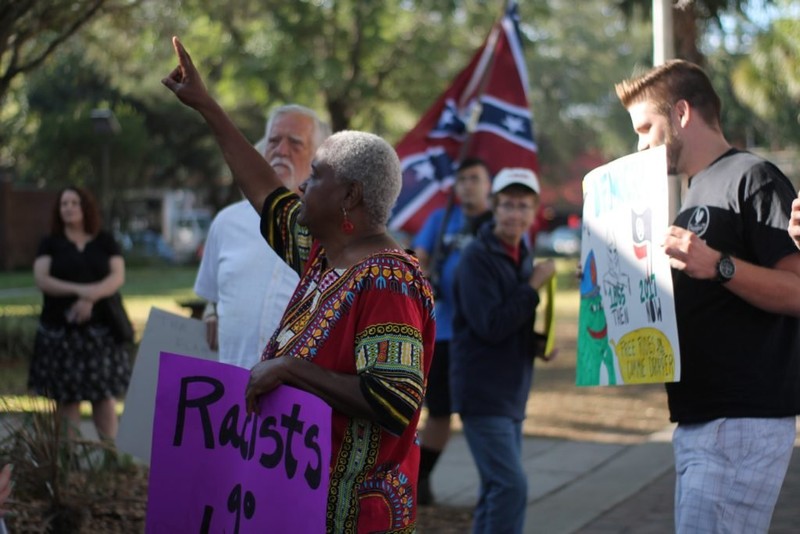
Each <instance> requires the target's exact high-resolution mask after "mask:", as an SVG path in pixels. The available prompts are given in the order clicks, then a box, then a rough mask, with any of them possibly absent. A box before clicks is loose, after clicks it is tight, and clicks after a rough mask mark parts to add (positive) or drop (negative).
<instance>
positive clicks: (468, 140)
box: [389, 1, 539, 233]
mask: <svg viewBox="0 0 800 534" xmlns="http://www.w3.org/2000/svg"><path fill="white" fill-rule="evenodd" d="M395 149H396V150H397V154H398V156H399V157H400V164H401V168H402V172H403V187H402V190H401V192H400V197H399V198H398V200H397V204H396V205H395V208H394V211H393V213H392V218H391V220H390V221H389V227H390V228H391V229H392V230H400V231H404V232H409V233H416V232H417V231H418V230H419V229H420V228H421V227H422V224H423V223H424V222H425V220H426V219H427V217H428V215H429V214H430V213H431V212H432V211H433V210H435V209H436V208H439V207H442V206H444V205H445V204H446V203H447V196H448V191H449V189H450V188H451V187H452V185H453V182H454V180H455V169H456V168H457V166H458V162H459V160H461V159H465V158H468V157H478V158H481V159H482V160H484V161H485V162H486V163H487V165H488V166H489V169H490V170H491V172H492V174H496V173H497V172H498V171H499V170H500V169H502V168H504V167H526V168H528V169H531V170H533V171H534V172H538V170H539V169H538V161H537V157H536V142H535V141H534V135H533V117H532V115H531V111H530V108H529V105H528V71H527V68H526V66H525V58H524V56H523V54H522V42H521V39H520V33H519V15H518V12H517V2H516V1H510V2H509V3H508V7H507V9H506V11H505V14H504V15H503V18H502V19H501V20H500V21H499V22H498V23H497V24H495V25H494V26H493V28H492V30H491V32H490V33H489V35H488V36H487V38H486V40H485V41H484V43H483V46H481V48H479V49H478V51H477V52H476V53H475V55H474V56H473V58H472V60H471V61H470V63H469V65H467V67H466V68H465V69H464V70H463V71H461V73H460V74H459V75H458V76H457V77H456V79H455V80H454V81H453V83H452V85H451V86H450V87H449V88H448V89H447V90H446V91H445V92H444V93H443V94H442V95H441V96H440V97H439V99H438V100H437V101H436V102H435V103H434V104H433V106H432V107H431V108H430V109H428V111H427V112H426V113H425V115H424V116H423V117H422V119H421V120H420V121H419V123H418V124H417V125H416V126H415V127H414V128H413V129H412V130H411V131H409V132H408V133H407V134H406V135H405V137H403V139H401V140H400V142H399V143H398V144H397V145H396V147H395Z"/></svg>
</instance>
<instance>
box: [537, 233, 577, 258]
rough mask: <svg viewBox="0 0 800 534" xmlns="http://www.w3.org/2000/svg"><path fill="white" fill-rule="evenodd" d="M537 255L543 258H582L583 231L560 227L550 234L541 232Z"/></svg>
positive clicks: (538, 238) (538, 236)
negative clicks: (550, 256)
mask: <svg viewBox="0 0 800 534" xmlns="http://www.w3.org/2000/svg"><path fill="white" fill-rule="evenodd" d="M536 253H537V254H539V255H543V256H549V255H552V256H569V257H577V256H580V253H581V229H580V228H579V227H578V228H571V227H569V226H559V227H557V228H555V229H554V230H552V231H550V232H539V234H538V235H537V237H536Z"/></svg>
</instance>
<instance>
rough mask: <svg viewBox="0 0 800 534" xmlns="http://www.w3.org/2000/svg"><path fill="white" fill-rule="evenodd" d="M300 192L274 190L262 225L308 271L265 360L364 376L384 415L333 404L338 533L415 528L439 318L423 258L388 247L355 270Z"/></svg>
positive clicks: (332, 528) (334, 526)
mask: <svg viewBox="0 0 800 534" xmlns="http://www.w3.org/2000/svg"><path fill="white" fill-rule="evenodd" d="M298 207H299V199H298V197H297V196H296V195H294V194H293V193H291V192H289V191H288V190H286V189H283V188H281V189H279V190H278V191H276V192H274V193H273V194H272V195H270V196H269V197H268V198H267V200H266V202H265V204H264V210H263V212H262V214H261V233H262V234H263V235H264V237H265V238H266V239H267V241H268V242H269V243H270V245H271V246H272V247H273V248H274V249H275V252H277V253H278V255H280V256H281V257H283V258H285V260H286V262H287V263H288V264H289V265H291V266H292V267H294V268H295V269H296V270H298V272H301V273H302V275H301V279H300V282H299V284H298V286H297V289H296V290H295V293H294V295H293V296H292V299H291V300H290V302H289V306H288V308H287V309H286V312H285V313H284V315H283V318H282V319H281V323H280V325H279V326H278V329H277V330H276V332H275V334H274V335H273V336H272V339H271V340H270V342H269V344H268V345H267V347H266V348H265V349H264V353H263V354H262V359H270V358H277V357H280V356H293V357H295V358H302V359H304V360H308V361H313V362H314V363H315V364H317V365H320V366H322V367H325V368H326V369H331V370H333V371H336V372H340V373H346V374H353V375H358V376H359V377H360V378H361V390H362V392H363V394H364V396H365V397H366V398H367V400H368V401H369V402H370V404H371V405H372V407H373V409H374V410H375V411H376V412H377V413H378V414H379V418H380V423H377V422H373V421H370V420H366V419H355V418H351V417H348V416H345V415H343V414H341V413H338V412H336V411H334V412H333V424H332V450H333V456H332V458H331V468H330V474H331V480H330V490H329V493H328V512H327V530H328V532H335V533H337V534H338V533H347V532H413V531H414V530H415V526H416V508H417V507H416V491H417V471H418V468H419V443H418V441H417V439H416V431H417V422H418V420H419V412H420V407H421V405H422V401H423V397H424V388H425V382H426V377H427V374H428V369H429V367H430V358H429V355H431V354H433V341H434V337H435V320H434V312H433V309H434V308H433V296H432V293H431V288H430V286H429V285H428V283H427V281H426V279H425V278H424V277H423V275H422V272H421V271H420V268H419V264H418V262H417V260H416V259H415V258H413V257H412V256H410V255H409V254H407V253H405V252H403V251H400V250H386V251H382V252H379V253H376V254H374V255H372V256H369V257H367V258H365V259H364V260H363V261H361V262H360V263H358V264H356V265H354V266H352V267H350V268H348V269H329V268H327V267H326V261H325V251H324V250H323V249H322V248H321V247H319V246H318V245H317V244H316V243H315V244H313V246H312V243H311V240H310V239H309V236H308V234H307V232H306V230H305V229H304V228H303V227H301V226H299V225H298V224H297V222H296V219H297V209H298Z"/></svg>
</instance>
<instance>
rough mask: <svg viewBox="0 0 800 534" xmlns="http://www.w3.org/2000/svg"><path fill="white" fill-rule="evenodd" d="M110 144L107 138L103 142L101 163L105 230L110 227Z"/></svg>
mask: <svg viewBox="0 0 800 534" xmlns="http://www.w3.org/2000/svg"><path fill="white" fill-rule="evenodd" d="M110 145H111V143H110V141H109V139H108V138H106V139H104V140H103V161H102V177H101V178H102V180H103V191H102V208H103V224H105V225H106V227H107V228H110V225H111V161H110V160H111V155H110V152H111V147H110Z"/></svg>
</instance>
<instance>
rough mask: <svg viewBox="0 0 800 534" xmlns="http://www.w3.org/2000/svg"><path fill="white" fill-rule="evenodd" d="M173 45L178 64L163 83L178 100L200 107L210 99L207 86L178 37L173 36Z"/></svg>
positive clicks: (193, 106)
mask: <svg viewBox="0 0 800 534" xmlns="http://www.w3.org/2000/svg"><path fill="white" fill-rule="evenodd" d="M172 47H173V48H174V49H175V55H177V56H178V66H177V67H175V69H173V71H172V72H170V73H169V75H168V76H167V77H166V78H164V79H162V80H161V83H163V84H164V85H165V86H166V87H167V88H168V89H169V90H170V91H172V92H173V93H175V96H177V97H178V100H180V101H181V102H183V103H184V104H186V105H187V106H189V107H192V108H194V109H198V108H199V107H201V106H202V105H203V104H204V103H205V102H206V101H207V100H208V99H209V97H208V91H207V90H206V86H205V84H204V83H203V79H202V78H201V77H200V74H199V73H198V72H197V69H196V68H195V66H194V63H193V62H192V58H191V56H190V55H189V52H187V51H186V49H185V48H184V47H183V44H181V42H180V40H179V39H178V38H177V37H173V38H172Z"/></svg>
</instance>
